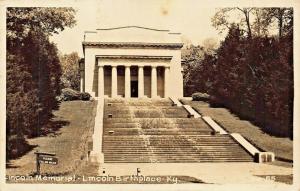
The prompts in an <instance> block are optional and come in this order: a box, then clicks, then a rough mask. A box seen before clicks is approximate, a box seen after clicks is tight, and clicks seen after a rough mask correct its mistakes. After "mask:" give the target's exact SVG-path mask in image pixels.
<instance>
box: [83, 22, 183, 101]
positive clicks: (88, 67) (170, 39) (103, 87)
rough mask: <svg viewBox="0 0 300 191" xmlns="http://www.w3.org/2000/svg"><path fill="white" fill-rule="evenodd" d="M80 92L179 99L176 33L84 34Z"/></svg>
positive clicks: (115, 31) (135, 29)
mask: <svg viewBox="0 0 300 191" xmlns="http://www.w3.org/2000/svg"><path fill="white" fill-rule="evenodd" d="M82 45H83V53H84V61H83V62H82V63H81V64H80V76H81V79H80V83H81V84H80V89H81V91H82V92H88V93H90V94H91V95H92V96H93V97H112V98H116V97H125V98H131V97H139V98H143V97H148V98H166V97H175V98H176V97H177V98H179V97H183V76H182V67H181V48H182V46H183V44H182V43H181V38H180V33H174V32H171V31H169V30H158V29H151V28H144V27H138V26H127V27H119V28H107V29H97V30H95V31H86V32H85V35H84V41H83V42H82Z"/></svg>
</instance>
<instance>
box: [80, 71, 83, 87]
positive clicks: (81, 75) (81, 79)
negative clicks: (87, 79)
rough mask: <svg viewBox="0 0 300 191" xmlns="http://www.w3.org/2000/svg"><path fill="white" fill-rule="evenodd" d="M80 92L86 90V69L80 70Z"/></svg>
mask: <svg viewBox="0 0 300 191" xmlns="http://www.w3.org/2000/svg"><path fill="white" fill-rule="evenodd" d="M80 92H84V70H81V71H80Z"/></svg>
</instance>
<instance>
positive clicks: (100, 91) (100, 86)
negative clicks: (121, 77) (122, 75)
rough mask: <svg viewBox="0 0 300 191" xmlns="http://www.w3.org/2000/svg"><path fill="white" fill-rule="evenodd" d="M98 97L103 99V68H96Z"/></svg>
mask: <svg viewBox="0 0 300 191" xmlns="http://www.w3.org/2000/svg"><path fill="white" fill-rule="evenodd" d="M98 97H102V98H103V97H104V66H98Z"/></svg>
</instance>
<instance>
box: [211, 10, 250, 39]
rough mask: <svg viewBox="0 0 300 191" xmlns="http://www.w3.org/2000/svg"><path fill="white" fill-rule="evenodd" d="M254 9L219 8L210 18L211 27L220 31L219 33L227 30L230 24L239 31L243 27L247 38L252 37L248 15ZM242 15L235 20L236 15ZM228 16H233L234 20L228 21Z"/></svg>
mask: <svg viewBox="0 0 300 191" xmlns="http://www.w3.org/2000/svg"><path fill="white" fill-rule="evenodd" d="M253 10H254V8H239V7H233V8H221V9H219V10H218V11H217V12H216V13H215V15H214V16H213V17H212V19H211V21H212V25H213V26H214V27H216V29H218V30H220V32H222V31H224V30H225V29H229V28H230V27H231V25H232V24H234V25H238V26H239V28H240V29H243V28H244V26H246V27H245V29H244V30H245V31H246V32H247V34H248V37H249V38H251V37H252V29H251V23H250V15H251V12H252V11H253ZM238 12H239V13H242V18H240V19H237V18H238V16H237V15H236V14H237V13H238ZM230 14H233V15H234V16H235V19H233V20H232V19H230Z"/></svg>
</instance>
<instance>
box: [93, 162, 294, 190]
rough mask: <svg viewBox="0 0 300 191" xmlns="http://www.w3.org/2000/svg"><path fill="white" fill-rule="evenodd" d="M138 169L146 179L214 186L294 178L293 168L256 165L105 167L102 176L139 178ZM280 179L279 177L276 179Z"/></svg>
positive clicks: (130, 164) (150, 164)
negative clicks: (181, 178)
mask: <svg viewBox="0 0 300 191" xmlns="http://www.w3.org/2000/svg"><path fill="white" fill-rule="evenodd" d="M137 168H139V169H140V171H141V175H144V176H164V175H165V176H172V175H174V176H175V175H177V176H178V175H181V176H190V177H194V178H197V179H200V180H202V181H204V182H205V183H211V184H274V185H286V184H284V183H280V182H274V181H272V180H267V179H266V178H262V177H258V175H291V174H293V170H292V168H287V167H282V166H275V165H270V164H262V163H253V162H230V163H114V164H109V163H104V164H101V167H100V169H99V175H103V174H102V170H103V169H105V172H106V175H110V176H123V175H136V172H137ZM275 178H276V177H275Z"/></svg>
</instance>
